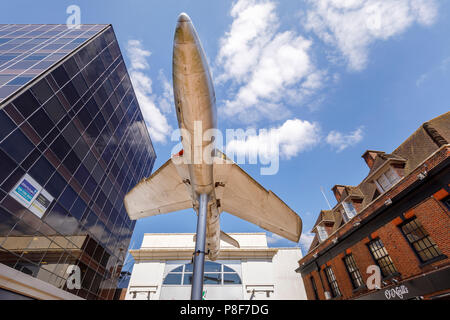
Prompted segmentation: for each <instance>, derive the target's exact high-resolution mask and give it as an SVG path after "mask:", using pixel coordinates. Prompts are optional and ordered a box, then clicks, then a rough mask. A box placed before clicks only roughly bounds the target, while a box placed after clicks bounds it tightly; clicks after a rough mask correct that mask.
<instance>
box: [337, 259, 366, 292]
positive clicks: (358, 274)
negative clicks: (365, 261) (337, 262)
mask: <svg viewBox="0 0 450 320" xmlns="http://www.w3.org/2000/svg"><path fill="white" fill-rule="evenodd" d="M347 259H351V260H352V261H351V263H352V264H353V268H354V270H353V271H351V270H350V268H349V265H348V263H347ZM342 261H343V262H344V265H345V270H347V273H348V276H349V277H350V282H351V283H352V287H353V289H354V290H356V289H359V288H362V287H364V280H363V278H362V275H361V272H360V271H359V268H358V265H357V264H356V260H355V257H354V256H353V254H351V253H350V254H346V255H345V256H344V257H343V258H342ZM353 274H357V275H356V277H353ZM358 280H359V281H360V282H361V284H360V285H359V286H357V285H356V283H355V281H358Z"/></svg>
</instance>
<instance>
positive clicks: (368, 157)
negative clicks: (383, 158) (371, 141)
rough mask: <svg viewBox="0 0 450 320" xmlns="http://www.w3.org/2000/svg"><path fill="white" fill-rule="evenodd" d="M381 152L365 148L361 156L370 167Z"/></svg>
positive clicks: (370, 167)
mask: <svg viewBox="0 0 450 320" xmlns="http://www.w3.org/2000/svg"><path fill="white" fill-rule="evenodd" d="M383 153H384V152H383V151H375V150H367V151H366V152H364V154H363V155H362V158H363V159H364V161H366V164H367V166H368V167H369V169H372V166H373V164H374V162H375V158H376V157H377V156H378V155H379V154H383Z"/></svg>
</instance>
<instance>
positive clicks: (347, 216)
mask: <svg viewBox="0 0 450 320" xmlns="http://www.w3.org/2000/svg"><path fill="white" fill-rule="evenodd" d="M342 207H343V208H344V209H343V210H341V214H342V218H343V219H344V222H346V223H347V222H348V221H350V220H351V219H352V218H353V217H354V216H356V214H357V212H356V210H355V207H354V206H353V203H351V202H342Z"/></svg>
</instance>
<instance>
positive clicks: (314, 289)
mask: <svg viewBox="0 0 450 320" xmlns="http://www.w3.org/2000/svg"><path fill="white" fill-rule="evenodd" d="M310 279H311V286H312V288H313V291H314V299H315V300H319V294H318V293H317V286H316V280H314V277H313V276H311V277H310Z"/></svg>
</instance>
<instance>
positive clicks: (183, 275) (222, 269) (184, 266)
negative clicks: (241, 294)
mask: <svg viewBox="0 0 450 320" xmlns="http://www.w3.org/2000/svg"><path fill="white" fill-rule="evenodd" d="M206 263H214V264H218V265H219V266H220V270H219V271H217V270H215V271H204V278H203V284H204V285H213V286H230V285H242V284H243V283H242V277H241V275H240V274H239V273H238V272H237V271H236V270H234V269H233V268H231V267H229V266H226V265H225V264H224V263H219V262H211V261H206ZM188 265H192V267H191V268H192V270H187V266H188ZM180 267H182V269H181V271H174V270H175V269H178V268H180ZM225 267H227V268H229V269H231V270H233V271H229V270H227V271H225ZM193 271H194V270H193V263H185V264H182V265H179V266H177V267H175V268H173V269H171V270H170V271H169V272H167V273H166V275H165V276H164V279H163V282H162V285H164V286H187V285H189V286H190V285H191V283H185V278H186V276H193ZM170 274H179V275H181V281H180V283H178V284H168V283H167V284H166V283H164V282H165V280H166V278H167V276H168V275H170ZM227 274H231V275H237V277H238V278H239V282H240V283H225V282H224V279H225V275H227ZM207 275H219V278H220V283H206V282H205V276H207Z"/></svg>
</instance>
